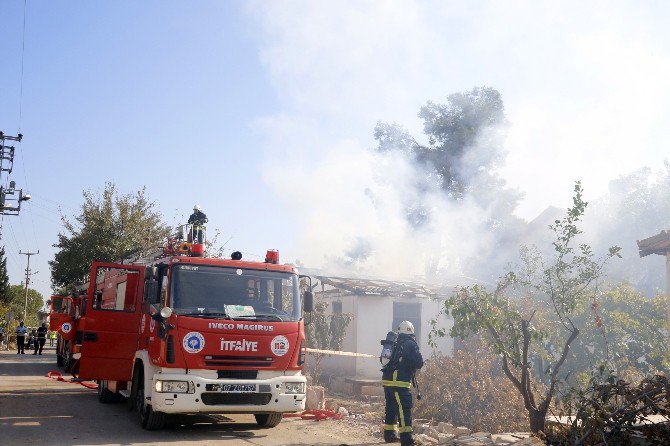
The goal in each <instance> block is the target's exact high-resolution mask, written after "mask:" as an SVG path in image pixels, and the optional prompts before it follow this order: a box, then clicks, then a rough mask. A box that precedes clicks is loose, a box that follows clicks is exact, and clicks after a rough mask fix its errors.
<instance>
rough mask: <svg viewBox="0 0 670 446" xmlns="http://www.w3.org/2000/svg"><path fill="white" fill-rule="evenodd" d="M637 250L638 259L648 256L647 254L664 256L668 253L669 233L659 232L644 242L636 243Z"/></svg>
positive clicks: (669, 245) (669, 244)
mask: <svg viewBox="0 0 670 446" xmlns="http://www.w3.org/2000/svg"><path fill="white" fill-rule="evenodd" d="M637 248H638V249H639V251H640V257H645V256H648V255H649V254H660V255H663V256H664V255H666V254H667V253H668V252H670V232H668V231H661V233H660V234H656V235H654V236H651V237H649V238H646V239H644V240H638V241H637Z"/></svg>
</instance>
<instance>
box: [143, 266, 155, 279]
mask: <svg viewBox="0 0 670 446" xmlns="http://www.w3.org/2000/svg"><path fill="white" fill-rule="evenodd" d="M157 275H158V268H156V267H155V266H148V267H147V268H146V269H145V270H144V280H152V279H155V278H156V276H157Z"/></svg>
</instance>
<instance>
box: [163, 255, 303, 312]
mask: <svg viewBox="0 0 670 446" xmlns="http://www.w3.org/2000/svg"><path fill="white" fill-rule="evenodd" d="M169 301H170V306H171V307H172V310H173V312H174V313H175V314H177V315H183V316H185V315H188V316H195V317H221V318H227V319H240V320H242V319H244V320H261V321H297V320H299V319H300V313H301V311H300V310H301V305H300V292H299V290H298V277H297V276H296V275H295V274H291V273H280V272H272V271H256V270H251V269H240V268H224V267H219V266H210V265H187V264H181V265H180V264H177V265H174V266H173V268H172V273H171V275H170V295H169Z"/></svg>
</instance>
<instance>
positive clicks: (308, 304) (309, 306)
mask: <svg viewBox="0 0 670 446" xmlns="http://www.w3.org/2000/svg"><path fill="white" fill-rule="evenodd" d="M303 308H304V309H305V312H306V313H311V312H312V311H314V294H312V292H311V291H305V294H304V295H303Z"/></svg>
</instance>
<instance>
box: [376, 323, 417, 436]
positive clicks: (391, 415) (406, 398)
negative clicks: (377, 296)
mask: <svg viewBox="0 0 670 446" xmlns="http://www.w3.org/2000/svg"><path fill="white" fill-rule="evenodd" d="M397 332H398V339H397V341H396V344H395V347H394V348H393V353H392V354H391V359H390V360H389V362H388V364H386V365H385V366H384V368H383V369H382V385H383V386H384V397H385V399H386V413H385V415H384V441H385V442H386V443H393V442H397V441H398V436H397V434H396V432H398V431H399V432H400V444H401V445H402V446H405V445H413V444H414V440H413V439H412V392H410V387H411V386H412V382H414V374H415V373H416V371H417V370H418V369H420V368H421V367H423V357H422V356H421V352H420V351H419V346H418V345H417V343H416V338H415V337H414V325H412V323H411V322H410V321H402V322H401V323H400V324H399V325H398V329H397ZM398 425H400V427H399V428H398Z"/></svg>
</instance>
